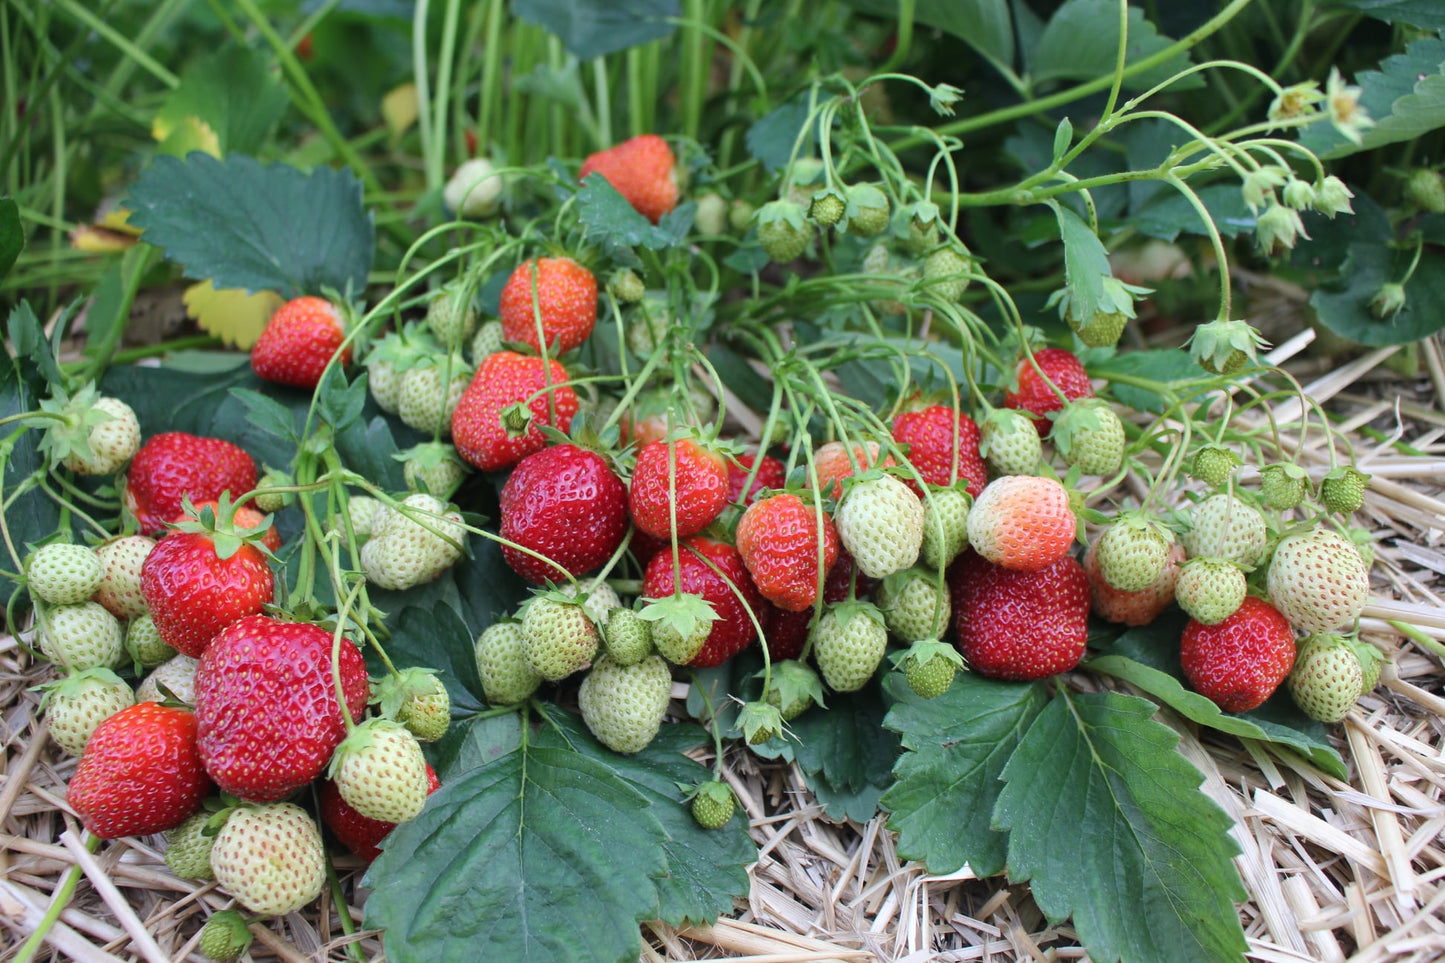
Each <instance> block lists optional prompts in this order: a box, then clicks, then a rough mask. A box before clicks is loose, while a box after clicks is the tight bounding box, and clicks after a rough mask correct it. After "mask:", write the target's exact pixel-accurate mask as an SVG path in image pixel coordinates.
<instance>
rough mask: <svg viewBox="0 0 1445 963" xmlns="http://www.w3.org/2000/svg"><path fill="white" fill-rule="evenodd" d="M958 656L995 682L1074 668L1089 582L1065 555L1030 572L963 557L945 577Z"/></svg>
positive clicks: (1085, 630) (1083, 636) (1085, 625)
mask: <svg viewBox="0 0 1445 963" xmlns="http://www.w3.org/2000/svg"><path fill="white" fill-rule="evenodd" d="M948 585H949V590H950V592H951V593H952V598H953V620H954V622H953V624H954V631H955V632H957V634H958V640H957V644H958V648H959V651H960V652H962V653H963V657H964V658H965V659H967V660H968V664H969V665H970V666H972V667H973V669H974V671H976V672H978V673H980V674H981V675H985V676H988V677H990V678H994V679H1018V680H1027V679H1042V678H1044V677H1046V676H1051V675H1056V674H1057V673H1060V672H1066V671H1068V670H1069V669H1072V668H1073V667H1074V666H1076V665H1078V664H1079V660H1080V659H1081V658H1083V656H1084V644H1085V641H1086V640H1087V638H1088V634H1089V580H1088V578H1087V577H1086V576H1085V575H1084V569H1083V567H1082V566H1081V565H1079V563H1078V562H1077V561H1075V560H1074V558H1073V557H1072V556H1069V555H1065V556H1064V557H1063V558H1060V559H1059V560H1058V561H1056V562H1054V563H1053V564H1051V565H1048V566H1046V567H1044V568H1041V569H1038V570H1036V571H1031V572H1023V571H1017V570H1015V569H1008V568H1004V567H1002V566H999V565H994V564H992V563H990V562H988V561H987V560H985V559H983V558H981V557H980V556H978V555H976V554H974V553H973V552H966V553H964V555H963V556H962V557H961V558H960V559H959V560H958V561H957V562H955V563H954V565H953V567H952V568H951V569H949V571H948Z"/></svg>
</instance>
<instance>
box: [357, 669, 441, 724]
mask: <svg viewBox="0 0 1445 963" xmlns="http://www.w3.org/2000/svg"><path fill="white" fill-rule="evenodd" d="M371 701H372V702H374V703H376V704H377V705H379V706H380V708H381V714H382V716H383V717H384V718H387V719H395V720H396V721H397V722H399V723H401V724H402V725H404V726H406V728H407V730H408V731H409V732H410V733H411V734H412V735H413V736H415V737H416V738H417V740H418V741H419V742H436V741H437V740H438V739H440V738H441V737H442V736H444V735H446V733H447V727H448V726H450V725H451V720H452V701H451V697H450V696H449V695H447V687H446V686H445V685H444V684H443V683H442V680H441V679H439V678H437V674H436V671H435V670H433V669H425V668H409V669H402V670H401V671H400V672H398V673H396V674H394V675H387V676H386V677H385V678H383V679H382V680H381V681H380V682H378V683H376V684H375V686H374V688H373V690H372V699H371Z"/></svg>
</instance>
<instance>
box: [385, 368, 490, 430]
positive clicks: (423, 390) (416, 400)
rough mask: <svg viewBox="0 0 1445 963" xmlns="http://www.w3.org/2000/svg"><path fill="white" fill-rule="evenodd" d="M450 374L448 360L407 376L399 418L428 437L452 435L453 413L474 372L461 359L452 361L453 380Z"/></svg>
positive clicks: (399, 402) (398, 407) (399, 396)
mask: <svg viewBox="0 0 1445 963" xmlns="http://www.w3.org/2000/svg"><path fill="white" fill-rule="evenodd" d="M447 371H448V369H447V365H446V364H445V359H438V360H437V363H435V364H429V365H418V366H417V367H415V368H411V369H409V370H408V371H407V372H406V373H405V374H403V375H402V376H401V385H400V387H399V388H398V390H397V397H396V413H397V417H399V418H401V420H402V421H403V422H404V423H405V424H407V425H410V426H411V427H412V428H415V429H416V430H417V431H420V432H423V433H425V434H428V435H433V434H440V436H441V437H443V438H445V437H447V436H449V435H451V431H452V412H454V411H456V410H457V402H459V401H461V399H462V392H464V391H466V390H467V385H469V384H471V381H472V370H471V368H470V367H468V366H467V365H466V364H465V363H463V362H462V360H461V359H460V358H459V357H458V358H454V359H452V363H451V367H450V372H451V377H450V379H448V378H447Z"/></svg>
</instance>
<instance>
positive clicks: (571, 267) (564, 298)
mask: <svg viewBox="0 0 1445 963" xmlns="http://www.w3.org/2000/svg"><path fill="white" fill-rule="evenodd" d="M534 285H535V288H536V300H535V302H534V301H533V287H534ZM539 315H540V319H541V320H540V325H541V331H540V335H541V336H540V337H539V336H538V335H539V332H538V324H539V321H538V317H539ZM498 317H499V318H501V321H502V339H503V340H505V341H514V342H516V343H518V344H526V345H530V346H531V347H532V349H533V350H534V351H541V350H542V347H543V346H544V345H545V346H546V348H547V350H548V351H549V352H551V353H552V354H565V353H566V352H568V351H571V350H572V349H574V348H578V347H581V345H582V342H584V341H586V340H587V339H588V338H589V337H591V335H592V329H593V328H594V327H596V326H597V277H596V276H595V275H594V274H593V273H592V272H591V271H589V270H587V269H586V268H585V267H583V266H582V265H580V264H578V263H577V262H576V261H574V260H572V259H571V258H567V257H542V258H533V259H532V260H530V261H523V262H522V263H521V264H519V265H517V268H516V270H514V271H513V272H512V276H511V277H509V278H508V279H507V284H506V287H504V288H502V300H501V305H500V307H499V309H498Z"/></svg>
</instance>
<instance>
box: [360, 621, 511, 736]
mask: <svg viewBox="0 0 1445 963" xmlns="http://www.w3.org/2000/svg"><path fill="white" fill-rule="evenodd" d="M400 594H401V595H402V596H403V597H404V596H405V594H406V593H400ZM383 608H384V607H383ZM387 626H388V628H390V630H391V637H390V638H388V639H387V640H386V653H387V656H388V657H390V659H391V661H392V664H394V665H395V666H396V667H397V668H399V669H405V668H409V667H411V666H421V667H423V668H429V669H436V670H437V678H439V679H441V680H442V684H443V685H445V686H446V689H447V695H448V696H450V697H451V700H452V711H453V712H454V713H455V712H475V711H476V710H478V709H481V708H482V707H483V706H485V705H486V700H485V699H484V698H483V696H482V682H481V679H480V678H479V677H478V676H477V660H476V656H475V654H474V649H473V642H474V641H475V636H473V635H472V633H471V631H470V630H468V629H467V627H466V625H465V624H464V623H463V622H462V618H461V616H460V615H459V614H458V613H457V611H456V609H455V608H453V607H452V606H448V605H438V606H435V607H431V608H425V609H423V608H420V607H418V606H415V605H412V606H408V607H406V608H403V609H401V610H400V611H399V612H395V613H394V614H392V615H391V617H390V618H389V619H388V621H387ZM367 659H368V664H369V665H370V667H371V673H372V675H381V674H383V673H384V672H385V666H384V664H383V663H382V662H381V660H380V658H379V657H378V656H376V655H374V654H373V652H372V650H370V649H368V650H367Z"/></svg>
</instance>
